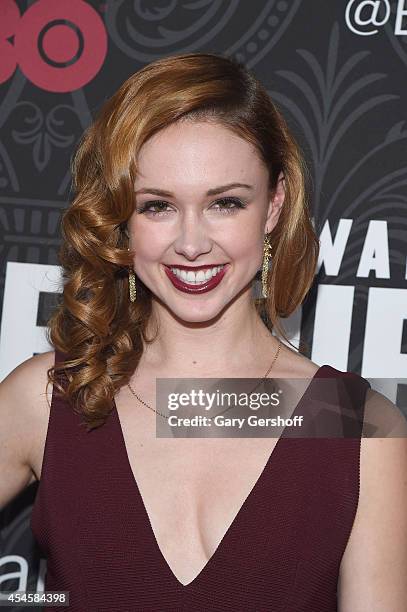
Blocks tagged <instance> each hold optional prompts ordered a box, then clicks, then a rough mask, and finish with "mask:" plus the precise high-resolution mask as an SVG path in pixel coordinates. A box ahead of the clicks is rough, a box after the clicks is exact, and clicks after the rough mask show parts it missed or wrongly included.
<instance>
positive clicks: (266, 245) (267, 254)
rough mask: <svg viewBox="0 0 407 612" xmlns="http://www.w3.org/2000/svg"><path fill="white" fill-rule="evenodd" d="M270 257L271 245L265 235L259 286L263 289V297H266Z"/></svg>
mask: <svg viewBox="0 0 407 612" xmlns="http://www.w3.org/2000/svg"><path fill="white" fill-rule="evenodd" d="M270 257H271V244H270V240H269V237H268V236H267V234H266V235H265V237H264V252H263V268H262V271H261V284H262V289H263V297H265V298H266V297H268V290H267V276H268V270H269V260H270Z"/></svg>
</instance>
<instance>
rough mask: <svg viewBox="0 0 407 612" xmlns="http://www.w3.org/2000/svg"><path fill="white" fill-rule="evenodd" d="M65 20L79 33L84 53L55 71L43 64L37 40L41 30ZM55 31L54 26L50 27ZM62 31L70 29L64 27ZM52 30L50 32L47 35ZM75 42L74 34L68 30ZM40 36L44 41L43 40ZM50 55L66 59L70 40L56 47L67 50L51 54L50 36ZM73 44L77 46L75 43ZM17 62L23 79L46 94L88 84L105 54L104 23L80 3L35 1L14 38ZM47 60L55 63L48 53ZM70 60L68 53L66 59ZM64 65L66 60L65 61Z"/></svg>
mask: <svg viewBox="0 0 407 612" xmlns="http://www.w3.org/2000/svg"><path fill="white" fill-rule="evenodd" d="M58 19H66V20H68V21H71V22H72V23H73V24H75V25H76V26H77V28H78V29H79V30H80V31H81V33H82V36H83V40H84V49H83V53H82V54H81V56H80V57H79V58H78V60H77V61H76V62H74V63H73V64H72V65H70V66H65V67H55V66H51V65H49V64H47V63H46V61H44V59H43V58H42V57H41V55H40V52H39V49H38V38H39V35H40V34H41V32H42V30H43V29H44V28H45V27H46V26H47V25H48V24H49V23H50V22H52V21H55V20H58ZM54 27H55V28H56V27H57V26H56V25H55V26H54ZM60 27H64V30H66V29H71V28H69V27H67V26H60ZM53 29H54V28H52V27H51V28H50V30H49V33H50V34H51V32H52V30H53ZM71 31H72V34H73V35H74V36H75V38H76V39H77V36H76V34H75V33H74V32H73V30H72V29H71ZM47 34H48V33H46V35H45V36H44V41H45V39H46V38H47ZM51 42H52V44H51V47H52V49H53V50H54V51H53V53H55V54H57V55H58V56H59V57H64V58H66V57H67V56H69V54H70V53H71V49H72V38H70V37H69V38H68V37H65V35H64V39H63V40H62V41H61V43H60V44H62V45H63V44H64V42H66V43H67V45H68V48H67V49H64V48H63V49H61V50H60V51H59V52H58V53H57V52H56V51H55V43H54V38H53V37H52V36H51ZM76 44H77V43H76ZM14 47H15V51H16V57H17V62H18V64H19V66H20V68H21V70H22V72H23V73H24V74H25V76H26V77H27V78H28V79H29V80H30V81H31V82H32V83H34V84H35V85H37V86H38V87H40V88H41V89H45V90H46V91H54V92H60V93H64V92H68V91H74V90H75V89H79V88H80V87H83V86H84V85H86V83H89V81H91V80H92V79H93V78H94V77H95V76H96V74H97V73H98V72H99V70H100V68H101V67H102V65H103V62H104V60H105V57H106V53H107V34H106V29H105V26H104V23H103V21H102V19H101V18H100V16H99V15H98V14H97V12H96V11H95V10H94V9H93V8H92V7H91V6H90V5H89V4H86V2H83V0H59V1H58V2H55V0H38V2H35V3H34V4H33V5H31V6H30V7H29V8H28V9H27V10H26V11H25V13H24V14H23V15H22V17H21V20H20V23H19V24H18V26H17V31H16V35H15V37H14ZM50 58H51V59H56V58H55V56H54V55H53V54H51V53H50ZM71 58H72V53H71V55H70V56H69V59H71ZM65 61H66V59H65Z"/></svg>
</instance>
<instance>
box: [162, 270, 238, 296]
mask: <svg viewBox="0 0 407 612" xmlns="http://www.w3.org/2000/svg"><path fill="white" fill-rule="evenodd" d="M174 267H177V268H179V269H181V270H203V269H207V268H208V266H196V267H191V266H174ZM213 267H216V266H213ZM228 267H229V266H228V264H226V265H225V266H224V267H223V268H222V270H221V271H220V272H218V273H217V274H215V276H213V277H212V278H210V279H209V280H207V281H206V282H204V283H201V284H199V285H192V284H191V283H187V282H185V281H183V280H181V279H180V278H179V277H178V276H176V274H174V273H173V272H172V271H171V269H170V268H168V267H167V266H164V269H165V273H166V275H167V276H168V278H169V279H170V281H171V282H172V284H173V285H174V287H176V288H177V289H179V290H180V291H184V293H191V294H197V293H206V292H207V291H211V290H212V289H214V288H215V287H217V286H218V285H219V283H220V281H221V280H222V278H223V277H224V276H225V273H226V270H227V269H228Z"/></svg>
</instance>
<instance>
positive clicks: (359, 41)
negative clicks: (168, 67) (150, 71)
mask: <svg viewBox="0 0 407 612" xmlns="http://www.w3.org/2000/svg"><path fill="white" fill-rule="evenodd" d="M193 51H201V52H204V51H206V52H215V53H224V54H227V55H231V56H235V57H236V58H238V59H239V60H241V61H243V62H244V63H245V64H246V65H247V66H248V67H249V68H250V69H252V70H253V71H254V72H255V74H256V75H257V76H258V78H259V79H260V80H261V81H262V82H263V83H264V84H265V86H266V88H267V90H268V91H269V93H270V94H271V96H272V97H273V99H274V101H275V102H276V103H277V105H278V106H279V108H280V109H281V110H282V112H283V113H284V115H285V117H286V118H287V120H288V122H289V125H290V126H291V128H292V129H293V131H294V133H295V135H296V136H297V138H298V140H299V142H300V144H301V145H302V147H303V150H304V152H305V155H306V159H307V161H308V164H309V167H310V170H311V175H312V181H313V189H314V193H313V196H312V203H311V204H312V210H313V215H314V221H315V227H316V229H317V231H318V235H319V236H320V239H321V257H320V262H319V265H318V270H317V274H316V278H315V283H314V286H313V288H312V289H311V291H310V293H309V295H308V297H307V299H306V300H305V302H304V304H303V306H302V308H301V309H299V311H298V312H297V313H295V314H294V315H293V317H291V318H290V320H289V321H287V329H289V330H291V332H292V337H293V339H297V340H298V339H299V337H301V338H302V339H303V340H305V341H306V342H307V343H308V346H309V351H308V356H309V357H310V358H312V359H313V360H314V361H316V362H317V363H330V364H331V365H333V366H334V367H337V368H339V369H342V370H346V369H348V370H351V371H354V372H357V373H360V374H362V375H363V376H371V377H373V376H376V377H377V376H383V377H401V376H406V374H405V372H407V322H406V321H407V318H406V317H407V314H406V313H407V291H406V286H407V266H406V263H407V262H406V256H407V248H406V247H407V232H406V227H407V214H406V213H407V199H406V196H407V190H406V185H407V168H406V137H407V128H406V120H405V109H406V106H407V91H406V87H405V80H406V66H407V2H404V1H403V0H399V1H397V2H389V1H387V0H378V1H377V2H373V3H372V2H365V1H363V0H349V1H347V0H343V1H341V0H337V1H333V0H332V1H330V2H327V1H326V0H314V1H313V2H306V1H305V0H292V1H289V2H288V1H284V0H279V1H276V0H267V1H265V0H258V1H257V2H244V1H239V0H230V1H228V2H221V1H211V0H208V1H206V2H205V1H203V2H194V1H188V2H182V1H179V2H177V1H174V0H161V1H151V2H143V1H141V0H138V1H134V2H133V1H129V0H128V1H126V0H117V1H110V2H109V1H108V2H97V1H96V0H95V1H92V2H84V1H82V0H66V1H65V0H59V1H58V2H56V1H54V0H37V1H34V2H28V1H27V2H24V1H18V2H14V1H12V0H0V125H1V134H0V257H1V276H0V302H1V304H2V320H1V323H2V326H1V337H0V379H2V378H4V377H5V376H6V375H7V374H8V373H9V372H10V371H11V370H12V369H13V368H14V367H15V366H16V365H18V363H21V362H22V361H23V360H24V359H27V358H28V357H30V356H31V355H32V354H34V353H38V352H43V351H45V350H49V348H50V347H49V346H48V345H47V343H46V340H45V336H44V325H45V323H46V320H47V317H48V316H49V313H50V311H51V310H52V308H53V306H54V304H55V297H56V295H57V294H56V291H55V290H54V289H53V286H54V285H53V282H54V281H51V282H50V281H49V278H50V276H51V277H52V275H54V279H55V278H58V267H57V265H58V261H57V250H58V245H59V242H60V231H59V219H60V213H61V211H62V210H63V209H64V208H65V207H66V206H67V204H68V202H69V189H70V175H69V170H68V167H69V161H70V157H71V155H72V152H73V150H74V147H75V144H76V142H77V140H78V138H79V136H80V135H81V133H82V131H83V129H84V128H85V127H86V126H87V125H88V124H89V122H90V121H91V119H92V116H93V115H94V113H95V111H96V110H97V109H98V108H99V107H100V105H101V103H102V102H103V101H104V100H105V99H106V98H107V97H108V96H110V95H111V94H112V93H113V92H114V91H115V90H116V89H117V88H118V86H119V85H120V84H121V83H122V82H123V80H125V79H126V78H127V77H128V76H129V75H130V74H132V73H133V72H135V71H136V70H138V69H139V68H141V67H142V66H144V65H145V64H146V63H149V62H150V61H152V60H154V59H156V58H159V57H162V56H166V55H171V54H174V53H180V52H193ZM54 284H55V282H54ZM399 387H400V385H399ZM403 389H404V390H405V387H403ZM397 397H401V395H400V389H398V395H397ZM394 399H395V398H393V400H394ZM35 492H36V485H33V486H31V487H30V488H29V489H28V490H26V491H25V492H24V493H23V494H22V495H21V496H19V498H17V499H16V500H14V501H13V502H12V503H11V504H10V505H9V506H8V507H7V508H6V509H5V510H4V511H3V513H1V514H0V528H1V531H0V533H1V541H0V543H1V550H0V591H1V590H9V589H14V588H16V589H17V588H20V589H24V588H26V587H27V588H29V589H31V590H35V588H36V587H37V586H38V587H40V586H41V580H42V577H43V574H44V571H45V562H44V560H43V559H41V558H40V555H39V554H38V551H35V550H33V542H32V539H31V534H30V531H29V524H28V521H29V517H30V510H31V504H32V501H33V499H34V495H35ZM8 572H18V573H19V578H21V581H20V582H18V578H17V577H12V576H10V579H9V580H8V581H7V580H6V574H7V573H8ZM38 580H39V582H38V584H37V581H38ZM6 587H7V589H6ZM16 609H18V608H16Z"/></svg>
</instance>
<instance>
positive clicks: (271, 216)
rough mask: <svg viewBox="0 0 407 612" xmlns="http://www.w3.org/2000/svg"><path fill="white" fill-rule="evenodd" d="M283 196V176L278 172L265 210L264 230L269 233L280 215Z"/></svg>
mask: <svg viewBox="0 0 407 612" xmlns="http://www.w3.org/2000/svg"><path fill="white" fill-rule="evenodd" d="M284 197H285V178H284V174H283V173H282V172H280V174H279V175H278V179H277V185H276V188H275V190H274V193H273V194H271V197H270V202H269V206H268V210H267V218H266V225H265V228H264V232H265V233H266V234H267V233H270V232H271V230H272V229H273V228H274V227H275V226H276V225H277V222H278V219H279V217H280V212H281V208H282V206H283V202H284Z"/></svg>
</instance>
